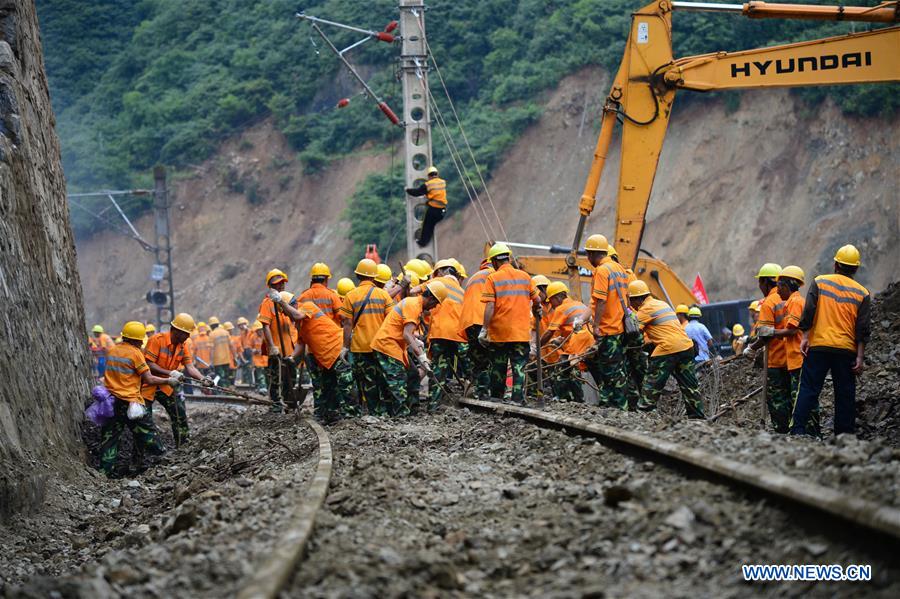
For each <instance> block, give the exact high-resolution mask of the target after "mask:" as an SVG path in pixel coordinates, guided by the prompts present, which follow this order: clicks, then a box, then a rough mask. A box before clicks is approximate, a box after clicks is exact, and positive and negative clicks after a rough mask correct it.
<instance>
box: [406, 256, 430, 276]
mask: <svg viewBox="0 0 900 599" xmlns="http://www.w3.org/2000/svg"><path fill="white" fill-rule="evenodd" d="M403 270H405V271H407V272H410V271H412V272H414V273H416V276H418V277H419V280H420V281H424V280H426V279H428V276H429V275H430V274H431V266H429V264H428V263H427V262H425V261H424V260H419V259H418V258H413V259H412V260H410V261H409V262H407V263H406V265H405V266H404V267H403Z"/></svg>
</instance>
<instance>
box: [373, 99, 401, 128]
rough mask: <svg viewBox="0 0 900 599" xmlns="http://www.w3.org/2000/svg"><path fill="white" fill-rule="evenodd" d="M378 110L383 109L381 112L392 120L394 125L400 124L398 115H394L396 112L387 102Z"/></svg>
mask: <svg viewBox="0 0 900 599" xmlns="http://www.w3.org/2000/svg"><path fill="white" fill-rule="evenodd" d="M378 108H380V109H381V112H383V113H384V116H386V117H387V118H388V119H390V121H391V122H392V123H394V124H395V125H399V124H400V119H398V118H397V115H396V114H394V111H393V110H391V107H390V106H388V105H387V102H382V103H381V104H379V105H378Z"/></svg>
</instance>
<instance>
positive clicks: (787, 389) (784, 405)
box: [766, 367, 794, 433]
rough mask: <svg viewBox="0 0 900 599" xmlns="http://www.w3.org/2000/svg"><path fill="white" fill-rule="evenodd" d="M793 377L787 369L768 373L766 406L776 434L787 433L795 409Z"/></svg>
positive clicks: (771, 370) (768, 370) (770, 369)
mask: <svg viewBox="0 0 900 599" xmlns="http://www.w3.org/2000/svg"><path fill="white" fill-rule="evenodd" d="M793 397H794V394H793V390H792V385H791V375H790V373H789V372H788V369H787V368H786V367H785V368H769V369H767V371H766V406H767V407H768V408H769V418H770V419H771V420H772V426H773V427H774V428H775V432H776V433H787V432H788V429H789V425H790V421H791V412H792V411H793V409H794V401H793Z"/></svg>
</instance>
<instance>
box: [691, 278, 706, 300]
mask: <svg viewBox="0 0 900 599" xmlns="http://www.w3.org/2000/svg"><path fill="white" fill-rule="evenodd" d="M691 291H692V292H693V293H694V297H696V298H697V303H698V304H700V305H701V306H705V305H706V304H708V303H709V297H708V296H707V295H706V288H705V287H704V286H703V279H701V278H700V273H699V272H698V273H697V276H696V278H695V279H694V287H693V288H692V289H691Z"/></svg>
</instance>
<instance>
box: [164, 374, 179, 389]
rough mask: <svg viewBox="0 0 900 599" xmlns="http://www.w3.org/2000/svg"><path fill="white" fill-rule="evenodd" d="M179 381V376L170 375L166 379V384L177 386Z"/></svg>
mask: <svg viewBox="0 0 900 599" xmlns="http://www.w3.org/2000/svg"><path fill="white" fill-rule="evenodd" d="M180 383H181V378H180V377H177V376H170V377H169V378H167V379H166V384H167V385H168V386H170V387H177V386H178V385H179V384H180Z"/></svg>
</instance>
